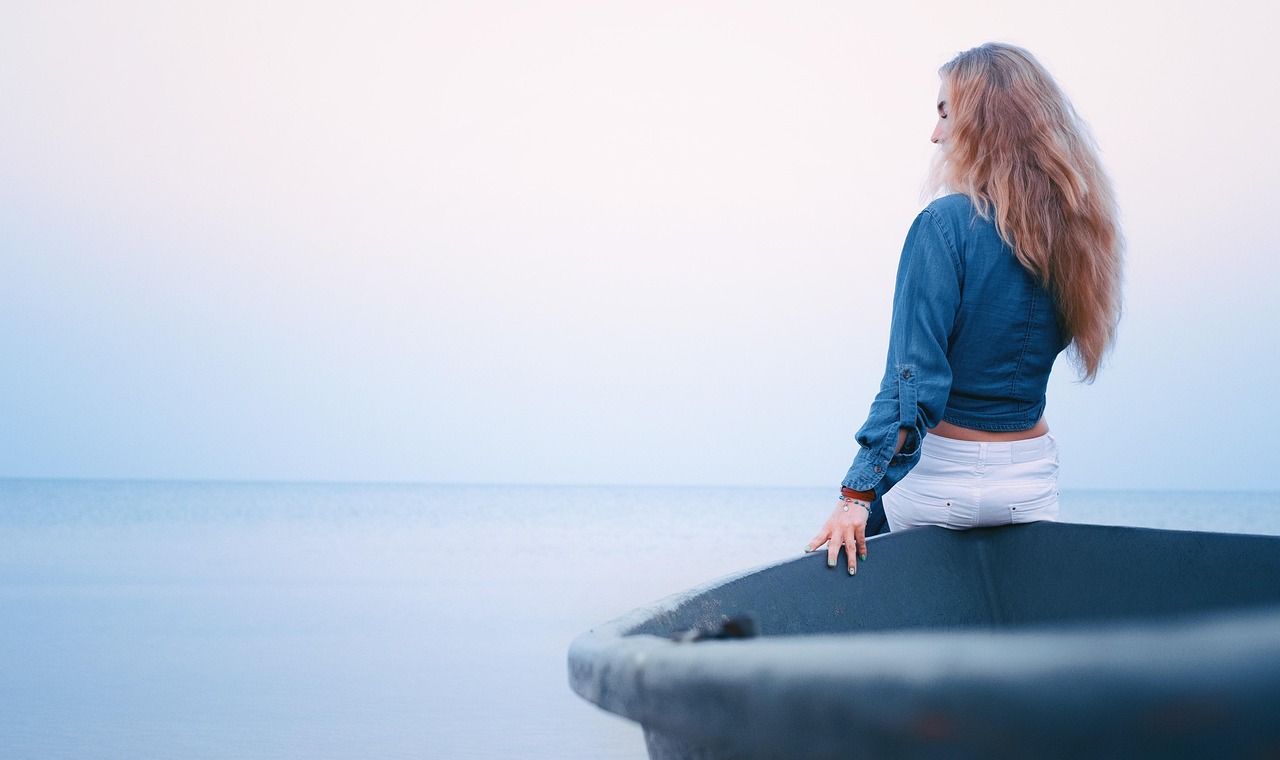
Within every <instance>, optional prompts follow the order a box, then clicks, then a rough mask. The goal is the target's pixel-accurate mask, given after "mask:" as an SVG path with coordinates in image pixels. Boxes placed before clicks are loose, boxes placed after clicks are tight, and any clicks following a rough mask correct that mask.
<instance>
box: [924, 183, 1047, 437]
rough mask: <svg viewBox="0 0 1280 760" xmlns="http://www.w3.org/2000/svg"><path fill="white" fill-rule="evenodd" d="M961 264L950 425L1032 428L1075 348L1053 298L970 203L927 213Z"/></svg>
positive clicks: (956, 198) (940, 203)
mask: <svg viewBox="0 0 1280 760" xmlns="http://www.w3.org/2000/svg"><path fill="white" fill-rule="evenodd" d="M924 213H926V214H929V215H930V216H931V217H932V218H933V219H934V221H935V222H936V223H937V226H938V228H939V230H940V232H941V233H942V236H943V238H944V240H945V241H946V242H947V244H948V245H949V246H950V247H952V249H953V250H952V254H953V256H954V257H955V260H956V261H957V262H958V269H959V277H960V303H959V306H958V309H957V310H956V313H955V322H954V325H953V326H952V328H951V331H950V335H949V340H948V342H947V343H948V345H947V361H948V363H949V364H950V365H951V372H952V377H951V391H950V394H949V396H948V398H947V404H946V412H945V413H944V415H943V419H945V420H946V421H947V422H950V423H952V424H955V425H959V426H961V427H966V428H971V429H974V430H988V431H1012V430H1025V429H1027V428H1029V427H1032V426H1033V425H1035V424H1036V422H1037V421H1038V420H1039V419H1040V417H1041V415H1042V414H1043V413H1044V407H1045V390H1046V387H1047V386H1048V382H1049V372H1050V370H1052V369H1053V363H1054V360H1055V359H1056V358H1057V355H1058V354H1059V353H1060V352H1061V351H1062V350H1063V349H1064V348H1066V346H1067V343H1068V342H1069V341H1068V340H1067V339H1066V336H1065V334H1064V332H1063V330H1062V327H1061V325H1060V323H1059V319H1058V314H1057V310H1056V309H1055V307H1054V303H1053V296H1052V295H1051V294H1050V293H1049V291H1048V290H1046V289H1045V288H1044V287H1042V286H1041V285H1040V283H1038V282H1037V281H1036V280H1035V278H1034V277H1033V276H1032V275H1031V274H1030V273H1029V272H1028V271H1027V270H1026V268H1025V267H1023V266H1022V264H1020V263H1019V262H1018V260H1017V258H1016V257H1015V256H1014V253H1013V249H1012V248H1010V247H1009V246H1008V245H1006V244H1005V242H1004V241H1003V240H1001V239H1000V234H999V233H998V232H997V231H996V226H995V223H994V222H992V221H991V220H988V219H983V218H982V217H981V216H980V215H979V214H978V212H977V209H976V208H974V206H973V203H972V201H970V200H969V198H968V197H967V196H964V195H948V196H946V197H944V198H940V199H938V200H936V201H934V202H933V203H931V204H929V207H928V208H926V209H925V212H924Z"/></svg>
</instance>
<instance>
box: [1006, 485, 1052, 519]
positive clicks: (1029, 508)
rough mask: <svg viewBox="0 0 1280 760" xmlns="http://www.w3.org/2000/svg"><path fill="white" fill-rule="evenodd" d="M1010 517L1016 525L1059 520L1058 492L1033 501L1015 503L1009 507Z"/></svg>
mask: <svg viewBox="0 0 1280 760" xmlns="http://www.w3.org/2000/svg"><path fill="white" fill-rule="evenodd" d="M1009 515H1010V517H1011V518H1012V522H1013V523H1015V524H1017V523H1029V522H1037V521H1039V520H1057V519H1058V492H1057V491H1054V492H1053V493H1051V494H1048V495H1046V496H1041V497H1040V498H1038V499H1032V500H1031V501H1019V502H1014V503H1013V504H1010V505H1009Z"/></svg>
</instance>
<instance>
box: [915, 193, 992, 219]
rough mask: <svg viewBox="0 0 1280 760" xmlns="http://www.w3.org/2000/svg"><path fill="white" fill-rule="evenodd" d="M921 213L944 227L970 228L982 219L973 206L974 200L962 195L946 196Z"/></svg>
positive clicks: (926, 207)
mask: <svg viewBox="0 0 1280 760" xmlns="http://www.w3.org/2000/svg"><path fill="white" fill-rule="evenodd" d="M920 213H921V214H922V215H927V216H929V217H930V218H932V219H933V220H934V221H935V222H936V223H937V224H938V225H939V226H942V227H968V226H971V225H972V224H973V223H974V221H975V220H978V219H981V218H982V217H981V215H980V214H979V213H978V209H977V207H976V206H974V205H973V200H972V199H971V198H969V196H967V195H961V194H960V193H953V194H951V195H944V196H942V197H941V198H938V199H936V200H935V201H933V202H932V203H930V204H929V205H928V206H925V208H924V211H921V212H920Z"/></svg>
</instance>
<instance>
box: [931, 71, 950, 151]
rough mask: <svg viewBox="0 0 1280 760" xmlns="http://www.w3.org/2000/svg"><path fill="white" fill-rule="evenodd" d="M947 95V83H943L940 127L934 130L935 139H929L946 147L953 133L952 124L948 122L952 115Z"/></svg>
mask: <svg viewBox="0 0 1280 760" xmlns="http://www.w3.org/2000/svg"><path fill="white" fill-rule="evenodd" d="M949 101H950V97H949V96H948V94H947V83H946V82H943V83H942V86H940V87H939V88H938V126H936V127H934V128H933V137H931V138H929V139H930V140H932V141H933V142H935V143H937V144H938V145H945V144H946V142H947V135H948V134H950V132H951V122H949V121H948V120H947V116H948V115H950V110H951V103H950V102H949Z"/></svg>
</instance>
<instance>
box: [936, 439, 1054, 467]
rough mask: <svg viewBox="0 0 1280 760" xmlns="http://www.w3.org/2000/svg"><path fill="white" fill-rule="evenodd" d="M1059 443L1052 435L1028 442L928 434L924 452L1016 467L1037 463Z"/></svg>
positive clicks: (954, 459) (962, 460)
mask: <svg viewBox="0 0 1280 760" xmlns="http://www.w3.org/2000/svg"><path fill="white" fill-rule="evenodd" d="M1056 444H1057V441H1055V440H1054V438H1053V434H1052V433H1045V434H1044V435H1042V436H1037V437H1035V438H1028V439H1026V440H1024V441H957V440H956V439H954V438H943V437H942V436H940V435H926V436H925V438H924V441H923V442H922V443H921V450H920V453H921V454H922V455H923V456H930V457H936V458H938V459H945V460H947V461H949V462H963V463H966V464H968V463H972V464H978V463H982V462H985V463H988V464H1012V463H1015V462H1034V461H1035V460H1037V459H1040V458H1042V457H1044V456H1047V455H1048V454H1050V453H1052V451H1053V447H1054V446H1055V445H1056Z"/></svg>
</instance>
